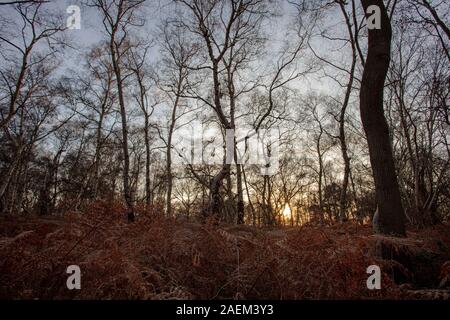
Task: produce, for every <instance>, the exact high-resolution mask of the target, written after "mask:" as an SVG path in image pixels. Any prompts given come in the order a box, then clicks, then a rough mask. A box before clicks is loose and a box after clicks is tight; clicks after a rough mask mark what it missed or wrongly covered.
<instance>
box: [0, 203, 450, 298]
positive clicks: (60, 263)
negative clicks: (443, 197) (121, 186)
mask: <svg viewBox="0 0 450 320" xmlns="http://www.w3.org/2000/svg"><path fill="white" fill-rule="evenodd" d="M122 212H123V211H122ZM124 220H125V219H124V216H123V213H121V210H118V209H117V208H112V207H110V206H106V205H102V204H94V205H92V207H91V208H90V209H89V210H87V212H85V213H83V214H81V213H69V214H67V215H66V216H65V218H64V219H63V218H52V217H48V218H42V217H30V216H28V217H16V216H6V217H1V218H0V298H2V299H448V298H449V296H450V225H448V224H444V225H439V226H435V227H433V228H429V229H425V230H421V231H417V230H411V231H408V237H407V238H405V239H395V238H389V237H380V236H375V235H373V234H372V231H371V228H370V226H360V225H357V224H354V223H347V224H343V225H336V226H321V227H319V226H303V227H295V228H281V227H277V228H255V227H251V226H233V225H213V224H196V223H188V222H181V221H176V220H167V219H150V218H148V217H145V216H140V217H139V218H138V221H137V222H136V223H133V224H128V223H126V222H125V221H124ZM379 243H387V244H389V245H390V246H391V247H392V248H393V252H394V254H395V256H396V257H395V260H381V259H379V258H377V255H376V254H375V248H376V245H377V244H379ZM374 264H375V265H379V266H380V268H381V270H382V278H381V290H369V289H368V288H367V286H366V280H367V278H368V277H369V274H367V273H366V269H367V267H368V266H370V265H374ZM69 265H78V266H80V268H81V273H82V276H81V290H68V289H67V287H66V279H67V277H68V276H69V275H68V274H66V268H67V267H68V266H69Z"/></svg>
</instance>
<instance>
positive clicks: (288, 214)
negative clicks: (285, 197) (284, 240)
mask: <svg viewBox="0 0 450 320" xmlns="http://www.w3.org/2000/svg"><path fill="white" fill-rule="evenodd" d="M291 215H292V212H291V208H290V207H289V205H288V204H287V203H286V204H285V205H284V209H283V216H284V217H285V218H291Z"/></svg>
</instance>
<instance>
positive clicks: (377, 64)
mask: <svg viewBox="0 0 450 320" xmlns="http://www.w3.org/2000/svg"><path fill="white" fill-rule="evenodd" d="M361 2H362V5H363V8H364V12H367V9H368V7H369V6H371V5H375V6H377V7H379V8H380V12H381V29H370V30H369V49H368V53H367V60H366V63H365V65H364V73H363V78H362V82H361V92H360V109H361V120H362V124H363V127H364V130H365V132H366V136H367V142H368V145H369V153H370V162H371V164H372V170H373V177H374V181H375V190H376V199H377V205H378V209H377V214H376V215H375V217H374V221H375V222H374V228H375V231H376V232H378V233H382V234H388V235H389V234H390V235H396V236H405V235H406V233H405V213H404V210H403V205H402V201H401V197H400V190H399V186H398V181H397V174H396V171H395V165H394V158H393V153H392V146H391V143H390V138H389V128H388V124H387V122H386V118H385V116H384V110H383V91H384V82H385V80H386V75H387V72H388V68H389V62H390V54H391V37H392V30H391V23H390V21H389V17H388V14H387V11H386V7H385V5H384V3H383V1H381V0H361ZM369 16H370V14H369ZM366 17H367V16H366Z"/></svg>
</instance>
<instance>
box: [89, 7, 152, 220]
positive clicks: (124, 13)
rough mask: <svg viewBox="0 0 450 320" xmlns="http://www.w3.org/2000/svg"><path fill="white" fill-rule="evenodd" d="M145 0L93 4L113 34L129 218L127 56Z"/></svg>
mask: <svg viewBox="0 0 450 320" xmlns="http://www.w3.org/2000/svg"><path fill="white" fill-rule="evenodd" d="M144 1H145V0H131V1H124V0H114V1H104V0H93V1H92V3H91V6H93V7H95V8H97V9H98V11H99V12H100V14H101V15H102V21H103V26H104V28H105V31H106V33H107V34H108V36H109V39H108V41H109V50H110V55H111V63H112V66H113V70H114V74H115V79H116V85H117V94H118V98H119V107H120V115H121V118H122V152H123V154H122V156H123V191H124V197H125V203H126V205H127V207H128V213H127V217H128V221H129V222H133V221H134V219H135V215H134V209H133V202H134V198H133V192H132V189H131V187H130V155H129V148H128V124H127V108H126V102H125V93H124V81H125V79H126V75H125V74H123V71H122V67H123V57H124V55H125V54H126V52H127V51H128V50H129V49H130V47H131V46H130V38H129V28H130V27H131V26H136V25H139V24H142V22H141V21H140V20H139V19H137V18H136V15H135V12H136V11H137V10H138V9H139V7H140V6H141V5H142V3H143V2H144Z"/></svg>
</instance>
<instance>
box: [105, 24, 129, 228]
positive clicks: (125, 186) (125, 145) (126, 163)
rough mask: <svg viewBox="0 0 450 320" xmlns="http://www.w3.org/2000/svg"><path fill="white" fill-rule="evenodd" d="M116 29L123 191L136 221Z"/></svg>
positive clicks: (113, 50) (114, 56) (113, 54)
mask: <svg viewBox="0 0 450 320" xmlns="http://www.w3.org/2000/svg"><path fill="white" fill-rule="evenodd" d="M114 37H115V30H114V31H113V33H112V35H111V42H110V50H111V60H112V65H113V69H114V74H115V76H116V82H117V93H118V96H119V106H120V116H121V119H122V152H123V192H124V196H125V203H126V205H127V208H128V213H127V218H128V221H129V222H133V221H134V218H135V217H134V209H133V194H132V190H131V188H130V155H129V152H128V126H127V113H126V109H125V99H124V96H123V86H122V76H121V70H120V66H119V61H118V57H117V52H116V50H117V48H115V38H114Z"/></svg>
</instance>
